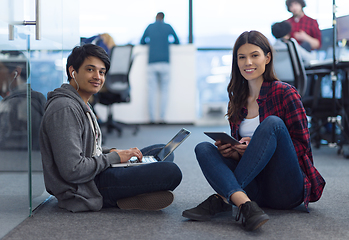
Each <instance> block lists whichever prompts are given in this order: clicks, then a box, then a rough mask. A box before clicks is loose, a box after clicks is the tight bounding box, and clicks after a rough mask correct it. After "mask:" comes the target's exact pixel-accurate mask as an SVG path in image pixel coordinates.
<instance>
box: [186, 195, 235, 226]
mask: <svg viewBox="0 0 349 240" xmlns="http://www.w3.org/2000/svg"><path fill="white" fill-rule="evenodd" d="M231 209H232V206H231V205H230V204H228V203H226V202H224V201H223V199H222V198H221V197H220V196H218V195H217V194H213V195H211V196H209V197H208V198H207V199H206V200H205V201H203V202H202V203H200V204H199V205H198V206H197V207H195V208H191V209H188V210H185V211H183V213H182V216H183V217H186V218H190V219H192V220H197V221H207V220H210V219H211V218H212V217H213V216H214V215H216V214H217V213H221V212H227V211H231Z"/></svg>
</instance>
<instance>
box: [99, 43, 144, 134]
mask: <svg viewBox="0 0 349 240" xmlns="http://www.w3.org/2000/svg"><path fill="white" fill-rule="evenodd" d="M132 49H133V45H125V46H114V47H113V48H112V49H111V52H110V69H109V72H108V74H107V76H106V80H105V83H104V86H103V88H102V89H101V91H100V92H99V93H97V96H96V97H97V100H96V101H97V102H99V103H101V104H103V105H106V106H107V114H108V117H107V121H106V122H102V123H101V124H100V125H101V127H106V128H107V132H108V133H110V132H112V130H116V131H117V133H118V135H119V136H121V135H122V128H123V127H131V128H133V135H136V134H137V132H138V130H139V129H138V125H135V124H127V123H123V122H119V121H115V120H114V119H113V111H112V106H113V104H114V103H127V102H130V100H131V99H130V83H129V74H130V70H131V67H132V62H133V60H132ZM121 114H122V113H121Z"/></svg>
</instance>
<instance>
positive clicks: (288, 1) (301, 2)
mask: <svg viewBox="0 0 349 240" xmlns="http://www.w3.org/2000/svg"><path fill="white" fill-rule="evenodd" d="M293 2H298V3H299V4H300V5H301V6H302V8H304V7H305V6H306V4H305V1H304V0H286V6H287V11H289V12H291V11H290V6H291V3H293Z"/></svg>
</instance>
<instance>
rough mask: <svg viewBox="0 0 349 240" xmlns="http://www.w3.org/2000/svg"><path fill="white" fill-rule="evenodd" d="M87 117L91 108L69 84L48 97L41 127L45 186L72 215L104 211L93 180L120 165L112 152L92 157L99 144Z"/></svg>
mask: <svg viewBox="0 0 349 240" xmlns="http://www.w3.org/2000/svg"><path fill="white" fill-rule="evenodd" d="M88 114H91V113H90V110H89V108H88V107H87V105H86V104H85V103H84V101H83V100H82V99H81V97H80V95H79V94H78V93H77V91H76V90H75V89H74V87H73V86H71V85H70V84H63V85H62V86H61V87H60V88H57V89H55V90H54V91H53V92H49V93H48V94H47V104H46V106H45V114H44V117H43V120H42V124H41V128H40V149H41V154H42V164H43V170H44V180H45V186H46V190H47V192H48V193H50V194H52V195H54V196H55V197H56V198H57V199H58V206H59V207H61V208H65V209H67V210H70V211H72V212H79V211H89V210H92V211H98V210H100V209H101V208H102V205H103V199H102V196H101V194H100V193H99V191H98V189H97V187H96V185H95V182H94V178H95V176H96V175H97V174H99V173H100V172H102V171H104V170H105V169H107V168H108V167H110V164H112V163H119V162H120V157H119V155H118V154H117V153H116V152H111V153H109V151H110V149H103V153H102V154H101V155H99V156H93V152H94V149H95V144H96V141H95V136H94V132H93V128H92V126H91V124H90V120H89V117H88ZM93 117H94V116H93Z"/></svg>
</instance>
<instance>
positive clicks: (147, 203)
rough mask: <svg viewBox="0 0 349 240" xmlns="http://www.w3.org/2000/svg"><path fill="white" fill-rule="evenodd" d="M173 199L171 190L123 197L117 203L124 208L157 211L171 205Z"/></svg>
mask: <svg viewBox="0 0 349 240" xmlns="http://www.w3.org/2000/svg"><path fill="white" fill-rule="evenodd" d="M173 199H174V195H173V193H172V192H171V191H160V192H152V193H145V194H141V195H137V196H134V197H129V198H123V199H120V200H118V202H117V205H118V207H119V208H120V209H124V210H132V209H139V210H145V211H158V210H161V209H163V208H165V207H168V206H169V205H171V203H172V202H173Z"/></svg>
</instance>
